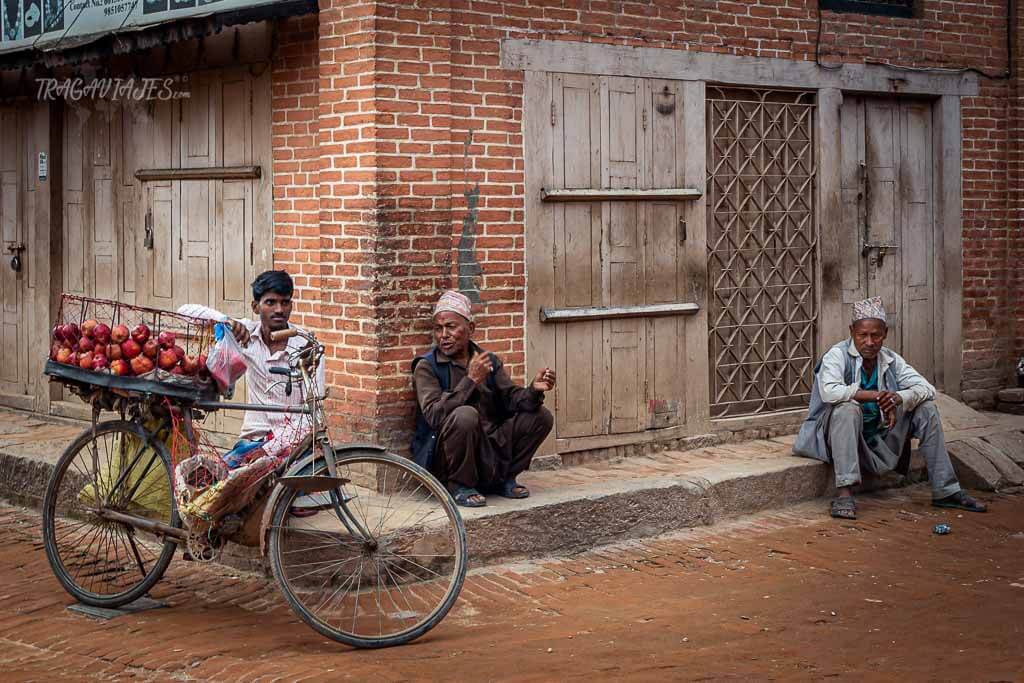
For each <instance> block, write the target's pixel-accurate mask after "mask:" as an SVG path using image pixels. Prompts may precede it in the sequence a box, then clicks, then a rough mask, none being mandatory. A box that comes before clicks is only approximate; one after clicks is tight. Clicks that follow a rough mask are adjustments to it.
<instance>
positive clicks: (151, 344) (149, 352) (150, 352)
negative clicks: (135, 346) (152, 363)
mask: <svg viewBox="0 0 1024 683" xmlns="http://www.w3.org/2000/svg"><path fill="white" fill-rule="evenodd" d="M159 351H160V345H159V344H157V343H156V340H155V339H150V340H149V341H147V342H146V343H145V344H143V345H142V355H143V356H145V357H146V358H149V359H151V360H156V355H157V353H159Z"/></svg>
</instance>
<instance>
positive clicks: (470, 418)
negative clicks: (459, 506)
mask: <svg viewBox="0 0 1024 683" xmlns="http://www.w3.org/2000/svg"><path fill="white" fill-rule="evenodd" d="M554 421H555V419H554V417H552V415H551V412H550V411H549V410H548V409H547V408H544V407H543V406H542V407H541V408H540V409H539V410H538V411H537V412H535V413H516V414H515V415H513V416H512V417H510V418H509V419H507V420H505V421H504V422H502V423H501V424H500V425H497V426H494V425H487V424H486V423H484V422H482V421H481V420H480V413H478V412H477V410H476V408H473V407H472V406H460V407H458V408H456V409H455V410H453V411H452V413H451V415H449V416H448V417H447V419H445V421H444V422H443V423H442V424H441V430H440V432H439V433H438V457H436V458H435V459H434V462H435V463H436V467H435V472H434V473H435V474H436V475H437V476H438V478H439V479H440V480H441V481H443V482H445V483H446V484H447V485H448V487H449V488H454V487H456V486H468V487H470V488H481V487H483V488H488V487H492V486H496V485H497V484H499V483H500V482H502V481H505V480H506V479H514V478H515V477H516V476H517V475H519V473H520V472H523V471H525V470H528V469H530V461H531V460H533V455H534V453H536V452H537V449H538V448H539V447H540V444H541V442H543V441H544V439H545V438H546V437H547V435H548V433H549V432H550V431H551V426H552V425H553V424H554Z"/></svg>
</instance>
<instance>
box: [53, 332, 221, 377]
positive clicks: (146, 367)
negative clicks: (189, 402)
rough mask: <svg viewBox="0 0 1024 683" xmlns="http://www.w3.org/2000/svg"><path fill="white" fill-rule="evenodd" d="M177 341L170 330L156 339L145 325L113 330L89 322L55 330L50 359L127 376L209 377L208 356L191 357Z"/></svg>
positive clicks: (86, 368)
mask: <svg viewBox="0 0 1024 683" xmlns="http://www.w3.org/2000/svg"><path fill="white" fill-rule="evenodd" d="M176 342H177V337H176V335H175V334H174V333H173V332H170V331H166V330H165V331H163V332H161V333H160V334H159V335H157V336H156V338H153V336H152V335H151V333H150V329H149V326H148V325H146V324H145V323H139V324H138V325H136V326H135V327H134V328H133V329H131V330H129V329H128V326H127V325H114V327H113V328H111V327H110V326H109V325H107V324H106V323H101V322H97V321H96V320H86V321H85V322H83V323H82V324H81V326H79V325H76V324H75V323H65V324H63V325H57V326H56V327H54V328H53V343H52V344H51V345H50V360H54V361H56V362H58V363H64V364H65V365H77V366H78V367H80V368H82V369H83V370H92V371H94V372H110V373H112V374H114V375H119V376H123V377H131V376H141V375H147V374H148V373H151V372H153V370H154V369H155V368H159V369H161V370H163V371H165V372H169V373H170V374H172V375H185V376H193V375H201V376H205V375H206V374H207V371H206V354H200V355H198V356H190V355H188V354H186V353H185V349H183V348H181V347H180V346H178V344H177V343H176Z"/></svg>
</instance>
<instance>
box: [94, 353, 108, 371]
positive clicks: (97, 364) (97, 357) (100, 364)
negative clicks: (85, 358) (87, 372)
mask: <svg viewBox="0 0 1024 683" xmlns="http://www.w3.org/2000/svg"><path fill="white" fill-rule="evenodd" d="M107 365H109V363H107V357H106V356H104V355H101V354H98V353H94V354H93V356H92V369H93V370H103V369H104V368H106V367H107Z"/></svg>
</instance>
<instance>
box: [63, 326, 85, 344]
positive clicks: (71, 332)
mask: <svg viewBox="0 0 1024 683" xmlns="http://www.w3.org/2000/svg"><path fill="white" fill-rule="evenodd" d="M81 336H82V331H81V330H80V329H78V325H76V324H74V323H68V324H67V325H65V326H64V339H65V340H68V339H70V340H72V341H78V338H79V337H81Z"/></svg>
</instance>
